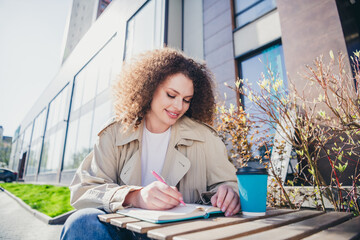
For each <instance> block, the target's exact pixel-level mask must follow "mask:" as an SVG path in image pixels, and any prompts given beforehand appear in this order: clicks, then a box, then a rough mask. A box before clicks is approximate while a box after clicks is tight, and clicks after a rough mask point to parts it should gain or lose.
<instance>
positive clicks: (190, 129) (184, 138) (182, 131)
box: [116, 116, 205, 186]
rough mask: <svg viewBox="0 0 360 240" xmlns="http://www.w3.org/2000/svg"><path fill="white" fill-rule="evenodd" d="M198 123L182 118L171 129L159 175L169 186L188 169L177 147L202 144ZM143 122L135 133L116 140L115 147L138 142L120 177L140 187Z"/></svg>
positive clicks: (125, 134)
mask: <svg viewBox="0 0 360 240" xmlns="http://www.w3.org/2000/svg"><path fill="white" fill-rule="evenodd" d="M198 124H199V123H197V122H195V121H193V120H191V119H190V118H188V117H186V116H183V117H182V118H181V119H179V120H178V121H177V122H176V123H175V124H174V125H173V126H172V128H171V137H170V141H169V146H168V150H167V153H166V158H165V162H164V166H163V169H162V172H161V175H162V176H163V177H164V178H165V180H166V182H167V183H168V184H169V185H170V186H176V185H177V184H178V182H179V181H180V180H181V179H182V178H183V177H184V175H185V174H186V173H187V172H188V170H189V169H190V166H191V163H190V160H189V159H188V158H187V157H186V156H184V155H183V154H182V153H181V152H179V151H178V150H177V147H178V146H179V145H184V146H191V145H192V144H193V143H194V141H200V142H204V141H205V138H204V136H203V135H201V134H200V133H199V131H198V130H197V129H198V127H197V125H198ZM143 127H144V124H143V122H142V123H141V124H140V125H139V127H138V128H137V129H136V130H135V131H128V132H125V133H124V134H121V136H119V138H117V139H116V145H117V146H122V145H126V144H128V143H130V142H132V141H138V143H139V144H137V145H138V149H137V150H136V151H135V153H134V154H133V156H132V157H130V159H129V160H128V161H127V162H126V163H125V165H124V167H123V169H122V171H121V174H120V177H121V179H122V181H123V182H124V183H125V184H127V185H137V186H140V185H141V140H142V131H143Z"/></svg>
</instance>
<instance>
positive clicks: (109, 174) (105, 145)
mask: <svg viewBox="0 0 360 240" xmlns="http://www.w3.org/2000/svg"><path fill="white" fill-rule="evenodd" d="M115 136H116V131H115V128H114V127H108V129H106V130H105V131H102V132H101V134H99V137H98V139H97V142H96V144H95V146H94V150H93V151H92V152H91V153H90V154H89V155H88V156H87V157H86V158H85V159H84V160H83V162H82V163H81V165H80V166H79V168H78V169H77V171H76V173H75V176H74V178H73V180H72V182H71V184H70V187H69V188H70V191H71V195H70V203H71V205H72V206H73V207H75V208H76V209H81V208H88V207H92V208H102V209H104V210H105V211H106V212H116V210H118V209H122V208H123V202H124V200H125V197H126V195H127V194H128V193H129V192H131V191H134V190H138V189H141V187H139V186H128V185H119V184H118V183H117V179H118V175H119V174H120V173H119V172H118V169H119V168H118V166H119V164H121V163H119V160H118V159H120V158H119V156H120V154H121V148H117V147H116V146H115Z"/></svg>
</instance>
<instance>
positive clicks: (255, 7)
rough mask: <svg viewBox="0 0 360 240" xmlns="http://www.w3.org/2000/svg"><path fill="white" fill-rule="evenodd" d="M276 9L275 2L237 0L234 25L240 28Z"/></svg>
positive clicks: (271, 0)
mask: <svg viewBox="0 0 360 240" xmlns="http://www.w3.org/2000/svg"><path fill="white" fill-rule="evenodd" d="M274 8H276V1H275V0H260V1H259V0H258V1H254V0H248V1H243V0H238V1H236V2H235V16H236V17H235V23H236V27H237V28H238V27H241V26H244V25H246V24H247V23H249V22H252V21H254V20H255V19H257V18H259V17H261V16H263V15H265V14H266V13H268V12H270V11H271V10H273V9H274Z"/></svg>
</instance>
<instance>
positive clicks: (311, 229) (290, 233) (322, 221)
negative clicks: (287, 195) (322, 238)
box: [233, 212, 351, 240]
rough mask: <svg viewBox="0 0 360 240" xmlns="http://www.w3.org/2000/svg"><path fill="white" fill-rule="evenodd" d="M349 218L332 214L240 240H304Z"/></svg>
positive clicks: (336, 213) (338, 213)
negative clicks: (303, 239)
mask: <svg viewBox="0 0 360 240" xmlns="http://www.w3.org/2000/svg"><path fill="white" fill-rule="evenodd" d="M349 218H351V214H350V213H340V212H330V213H325V214H322V215H320V216H317V217H313V218H310V219H307V220H304V221H301V222H297V223H293V224H290V225H286V226H283V227H279V228H275V229H271V230H269V231H265V232H261V233H258V234H253V235H249V236H245V237H243V238H242V237H240V239H242V240H243V239H257V240H258V239H259V240H261V239H266V240H267V239H302V238H304V237H307V236H310V235H312V234H314V233H316V232H319V231H321V230H323V229H326V228H328V227H331V226H335V225H337V224H340V223H342V222H344V221H346V220H347V219H349ZM233 239H238V238H233Z"/></svg>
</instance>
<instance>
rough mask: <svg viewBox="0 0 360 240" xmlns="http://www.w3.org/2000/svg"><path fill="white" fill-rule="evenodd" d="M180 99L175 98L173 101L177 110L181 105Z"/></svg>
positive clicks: (179, 109)
mask: <svg viewBox="0 0 360 240" xmlns="http://www.w3.org/2000/svg"><path fill="white" fill-rule="evenodd" d="M182 102H183V101H182V99H180V98H177V99H175V102H174V108H175V109H176V110H177V111H181V109H182V107H183V105H182Z"/></svg>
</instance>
